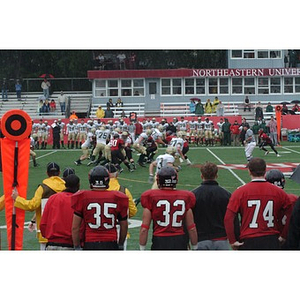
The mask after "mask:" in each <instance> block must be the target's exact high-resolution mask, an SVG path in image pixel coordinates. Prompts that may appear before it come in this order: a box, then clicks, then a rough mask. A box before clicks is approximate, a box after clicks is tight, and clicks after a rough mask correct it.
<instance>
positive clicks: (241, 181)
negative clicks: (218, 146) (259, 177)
mask: <svg viewBox="0 0 300 300" xmlns="http://www.w3.org/2000/svg"><path fill="white" fill-rule="evenodd" d="M206 150H207V151H208V152H209V153H210V154H211V155H213V156H214V157H215V158H216V159H217V160H218V161H219V162H220V163H221V164H222V165H224V166H225V165H226V164H225V163H224V161H222V160H221V159H220V158H219V157H218V156H217V155H216V154H214V153H213V152H212V151H211V150H210V149H209V148H206ZM224 169H227V170H228V171H229V172H230V173H231V174H232V175H233V176H234V177H235V178H236V179H237V180H239V182H240V183H241V184H242V185H245V184H246V182H244V181H243V180H242V179H241V178H240V177H239V176H238V175H236V174H235V173H234V172H233V171H232V170H231V169H230V168H227V167H224Z"/></svg>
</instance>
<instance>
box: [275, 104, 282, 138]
mask: <svg viewBox="0 0 300 300" xmlns="http://www.w3.org/2000/svg"><path fill="white" fill-rule="evenodd" d="M281 110H282V107H281V105H276V107H275V111H276V121H277V141H278V142H279V141H280V140H281Z"/></svg>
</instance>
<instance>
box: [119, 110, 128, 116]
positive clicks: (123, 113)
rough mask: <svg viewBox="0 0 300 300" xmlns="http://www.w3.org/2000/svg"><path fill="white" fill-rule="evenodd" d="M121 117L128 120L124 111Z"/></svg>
mask: <svg viewBox="0 0 300 300" xmlns="http://www.w3.org/2000/svg"><path fill="white" fill-rule="evenodd" d="M120 116H121V118H127V116H126V114H125V111H124V109H122V111H121V115H120Z"/></svg>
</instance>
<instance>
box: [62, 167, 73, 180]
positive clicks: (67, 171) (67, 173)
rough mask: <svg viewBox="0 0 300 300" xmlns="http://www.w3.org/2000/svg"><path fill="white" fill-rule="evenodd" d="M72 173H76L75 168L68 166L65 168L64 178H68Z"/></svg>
mask: <svg viewBox="0 0 300 300" xmlns="http://www.w3.org/2000/svg"><path fill="white" fill-rule="evenodd" d="M71 174H75V170H74V169H73V168H70V167H67V168H65V169H64V172H63V178H67V177H68V176H69V175H71Z"/></svg>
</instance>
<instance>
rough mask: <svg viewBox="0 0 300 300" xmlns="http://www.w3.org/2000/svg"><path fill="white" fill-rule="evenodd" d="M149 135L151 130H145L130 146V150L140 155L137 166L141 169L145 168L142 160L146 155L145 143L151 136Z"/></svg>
mask: <svg viewBox="0 0 300 300" xmlns="http://www.w3.org/2000/svg"><path fill="white" fill-rule="evenodd" d="M151 133H152V130H151V129H147V130H146V132H142V133H141V134H140V135H139V137H138V138H137V139H136V140H135V141H134V143H133V145H132V148H133V149H134V150H136V151H137V152H139V153H140V157H139V160H138V164H139V165H140V166H141V167H145V164H144V158H145V156H146V154H147V152H146V143H147V140H148V137H149V136H150V135H151Z"/></svg>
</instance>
